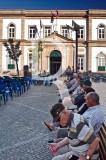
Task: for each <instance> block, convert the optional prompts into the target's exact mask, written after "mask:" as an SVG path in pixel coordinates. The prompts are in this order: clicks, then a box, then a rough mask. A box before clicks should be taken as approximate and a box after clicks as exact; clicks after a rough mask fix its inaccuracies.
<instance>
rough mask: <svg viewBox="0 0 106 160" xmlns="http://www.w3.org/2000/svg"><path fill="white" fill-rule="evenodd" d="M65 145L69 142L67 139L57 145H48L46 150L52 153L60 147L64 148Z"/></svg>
mask: <svg viewBox="0 0 106 160" xmlns="http://www.w3.org/2000/svg"><path fill="white" fill-rule="evenodd" d="M67 144H69V140H68V138H65V139H63V140H62V141H60V142H58V143H50V144H49V145H48V149H49V150H50V151H51V152H52V153H53V152H56V151H57V150H58V149H59V148H61V147H62V146H65V145H67Z"/></svg>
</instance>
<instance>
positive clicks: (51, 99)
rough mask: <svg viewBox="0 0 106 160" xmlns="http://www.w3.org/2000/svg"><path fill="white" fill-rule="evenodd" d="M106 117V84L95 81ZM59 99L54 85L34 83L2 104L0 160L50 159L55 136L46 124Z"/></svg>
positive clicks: (0, 114)
mask: <svg viewBox="0 0 106 160" xmlns="http://www.w3.org/2000/svg"><path fill="white" fill-rule="evenodd" d="M93 87H94V88H95V90H96V91H97V92H98V93H99V95H100V99H101V104H102V107H103V110H104V114H105V119H106V107H105V105H106V83H103V82H100V83H93ZM58 99H59V96H58V90H57V87H56V86H55V85H52V86H51V87H49V86H46V87H45V86H34V85H32V86H31V88H30V90H28V91H26V92H25V93H24V94H23V95H22V96H20V97H17V96H16V95H14V98H13V101H11V100H10V99H9V101H8V103H7V105H2V106H0V160H51V159H52V155H51V154H50V152H49V151H48V149H47V144H48V139H51V138H52V137H54V136H55V131H54V132H50V131H49V130H48V129H47V128H46V126H45V125H44V124H43V121H44V120H47V121H51V120H52V117H51V116H50V114H49V110H50V108H51V106H52V105H53V104H54V103H57V101H58Z"/></svg>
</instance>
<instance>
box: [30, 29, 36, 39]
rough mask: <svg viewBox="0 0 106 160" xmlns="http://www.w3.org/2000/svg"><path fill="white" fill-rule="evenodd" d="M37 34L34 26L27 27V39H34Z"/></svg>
mask: <svg viewBox="0 0 106 160" xmlns="http://www.w3.org/2000/svg"><path fill="white" fill-rule="evenodd" d="M36 33H37V27H36V26H30V27H29V38H35V37H36Z"/></svg>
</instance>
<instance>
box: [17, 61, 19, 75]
mask: <svg viewBox="0 0 106 160" xmlns="http://www.w3.org/2000/svg"><path fill="white" fill-rule="evenodd" d="M16 66H17V74H18V77H19V69H18V61H17V60H16Z"/></svg>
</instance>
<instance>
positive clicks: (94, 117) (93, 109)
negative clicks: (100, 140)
mask: <svg viewBox="0 0 106 160" xmlns="http://www.w3.org/2000/svg"><path fill="white" fill-rule="evenodd" d="M86 103H87V106H88V109H87V110H86V111H85V112H84V114H83V116H84V117H85V118H86V120H87V121H88V122H89V124H91V126H92V127H93V129H94V131H95V133H96V134H97V133H98V132H99V130H100V128H101V125H102V123H103V122H104V113H103V110H102V108H101V106H100V104H99V96H98V94H97V93H95V92H91V93H88V94H87V96H86Z"/></svg>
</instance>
